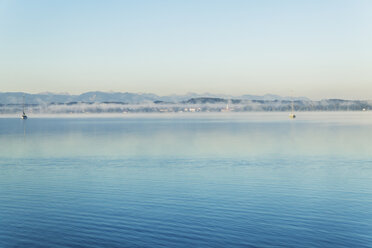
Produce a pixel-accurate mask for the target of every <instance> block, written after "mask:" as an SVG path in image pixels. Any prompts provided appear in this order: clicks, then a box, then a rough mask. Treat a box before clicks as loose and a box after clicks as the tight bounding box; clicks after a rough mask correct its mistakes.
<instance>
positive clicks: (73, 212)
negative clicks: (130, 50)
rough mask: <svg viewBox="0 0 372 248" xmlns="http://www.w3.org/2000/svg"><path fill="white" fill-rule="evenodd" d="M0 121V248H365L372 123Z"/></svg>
mask: <svg viewBox="0 0 372 248" xmlns="http://www.w3.org/2000/svg"><path fill="white" fill-rule="evenodd" d="M30 117H31V118H30V119H28V120H26V121H24V120H20V119H19V118H0V247H2V248H3V247H28V248H30V247H372V114H371V112H352V113H347V112H344V113H340V112H335V113H298V118H297V119H295V120H290V119H289V118H288V115H287V114H286V113H244V114H232V113H227V114H222V113H221V114H197V113H195V114H163V115H152V114H149V115H135V114H133V115H130V114H128V115H124V116H120V117H119V116H117V117H105V118H102V117H75V118H72V117H69V118H61V117H58V118H56V117H48V118H46V117H44V118H41V117H39V118H36V117H34V118H33V117H32V116H30Z"/></svg>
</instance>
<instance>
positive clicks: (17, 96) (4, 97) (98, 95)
mask: <svg viewBox="0 0 372 248" xmlns="http://www.w3.org/2000/svg"><path fill="white" fill-rule="evenodd" d="M23 96H25V99H26V103H27V104H50V103H69V102H95V103H104V102H120V103H127V104H140V103H146V102H155V101H161V102H168V103H179V102H184V101H188V100H190V99H192V98H194V99H195V98H203V97H206V98H223V99H240V100H267V101H274V100H279V101H285V100H301V101H309V100H310V99H308V98H306V97H282V96H278V95H272V94H266V95H263V96H256V95H241V96H230V95H218V94H209V93H205V94H196V93H188V94H185V95H168V96H158V95H155V94H151V93H129V92H124V93H122V92H100V91H92V92H86V93H82V94H80V95H70V94H67V93H63V94H56V93H49V92H47V93H38V94H29V93H23V92H4V93H1V92H0V104H20V103H22V101H23V100H22V97H23Z"/></svg>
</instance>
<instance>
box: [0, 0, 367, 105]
mask: <svg viewBox="0 0 372 248" xmlns="http://www.w3.org/2000/svg"><path fill="white" fill-rule="evenodd" d="M371 13H372V1H369V0H365V1H364V0H363V1H362V0H360V1H359V0H347V1H345V0H333V1H332V0H330V1H327V0H318V1H317V0H308V1H298V0H293V1H289V0H272V1H265V0H256V1H248V0H225V1H221V0H184V1H181V0H168V1H166V0H158V1H156V0H148V1H146V0H132V1H124V0H123V1H106V0H105V1H104V0H101V1H94V0H86V1H84V0H53V1H50V0H32V1H30V0H24V1H17V0H0V91H1V92H5V91H26V92H31V93H37V92H45V91H51V92H69V93H81V92H84V91H93V90H100V91H123V92H124V91H129V92H147V93H156V94H159V95H166V94H171V93H176V94H183V93H187V92H196V93H204V92H210V93H223V94H232V95H240V94H259V95H262V94H266V93H272V94H279V95H291V91H293V92H294V93H293V95H299V96H307V97H310V98H312V99H320V98H348V99H372V14H371Z"/></svg>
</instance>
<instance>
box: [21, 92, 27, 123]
mask: <svg viewBox="0 0 372 248" xmlns="http://www.w3.org/2000/svg"><path fill="white" fill-rule="evenodd" d="M22 108H23V112H22V117H21V118H22V119H23V120H26V119H27V115H26V113H25V96H23V104H22Z"/></svg>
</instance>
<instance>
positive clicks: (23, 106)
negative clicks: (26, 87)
mask: <svg viewBox="0 0 372 248" xmlns="http://www.w3.org/2000/svg"><path fill="white" fill-rule="evenodd" d="M22 110H23V114H24V113H25V95H23V102H22Z"/></svg>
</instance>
